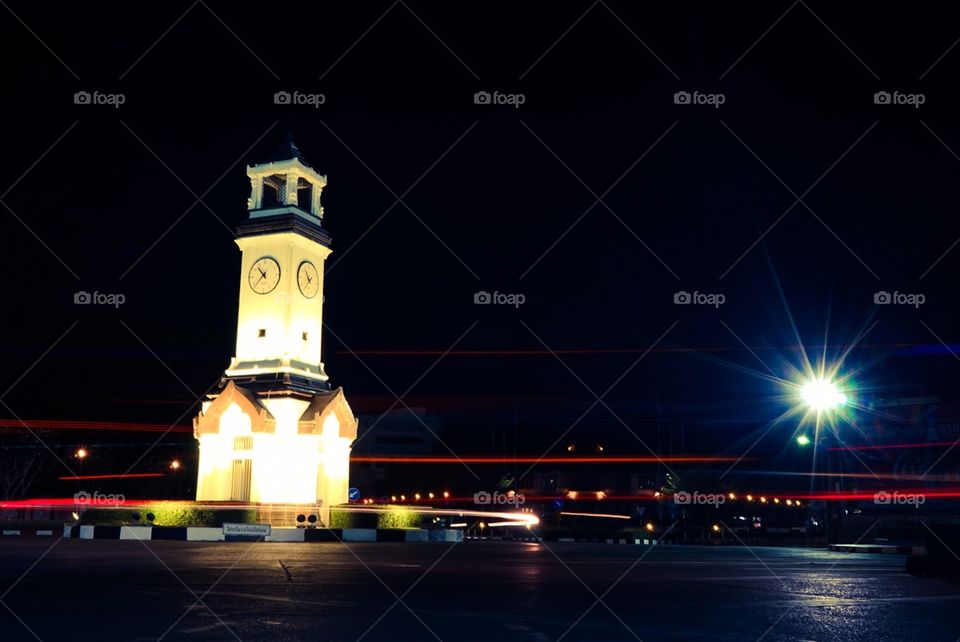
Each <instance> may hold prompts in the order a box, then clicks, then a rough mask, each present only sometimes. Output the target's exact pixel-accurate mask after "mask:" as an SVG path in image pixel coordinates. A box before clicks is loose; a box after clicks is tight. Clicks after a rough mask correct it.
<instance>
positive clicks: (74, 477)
mask: <svg viewBox="0 0 960 642" xmlns="http://www.w3.org/2000/svg"><path fill="white" fill-rule="evenodd" d="M134 477H163V473H127V474H126V475H124V474H116V475H69V476H67V477H57V479H58V480H60V481H81V480H84V479H124V478H127V479H129V478H134Z"/></svg>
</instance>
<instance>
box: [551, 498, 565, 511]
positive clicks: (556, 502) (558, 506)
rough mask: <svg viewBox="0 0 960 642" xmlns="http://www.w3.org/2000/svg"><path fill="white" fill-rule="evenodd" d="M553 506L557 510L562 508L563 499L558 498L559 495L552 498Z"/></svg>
mask: <svg viewBox="0 0 960 642" xmlns="http://www.w3.org/2000/svg"><path fill="white" fill-rule="evenodd" d="M553 507H554V508H556V509H557V510H560V509H561V508H563V500H562V499H560V498H559V497H558V498H557V499H554V500H553Z"/></svg>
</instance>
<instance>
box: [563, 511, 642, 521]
mask: <svg viewBox="0 0 960 642" xmlns="http://www.w3.org/2000/svg"><path fill="white" fill-rule="evenodd" d="M560 514H561V515H569V516H571V517H606V518H609V519H630V516H629V515H614V514H612V513H566V512H563V511H561V512H560Z"/></svg>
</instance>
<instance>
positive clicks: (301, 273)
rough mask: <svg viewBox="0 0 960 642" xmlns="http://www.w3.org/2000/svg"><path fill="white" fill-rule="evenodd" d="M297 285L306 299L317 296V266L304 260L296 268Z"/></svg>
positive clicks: (318, 283) (318, 278) (318, 276)
mask: <svg viewBox="0 0 960 642" xmlns="http://www.w3.org/2000/svg"><path fill="white" fill-rule="evenodd" d="M297 285H298V286H299V287H300V292H302V293H303V296H305V297H307V298H308V299H312V298H313V297H315V296H317V292H319V291H320V275H319V274H317V268H316V266H314V264H313V263H311V262H310V261H304V262H303V263H301V264H300V269H299V270H297Z"/></svg>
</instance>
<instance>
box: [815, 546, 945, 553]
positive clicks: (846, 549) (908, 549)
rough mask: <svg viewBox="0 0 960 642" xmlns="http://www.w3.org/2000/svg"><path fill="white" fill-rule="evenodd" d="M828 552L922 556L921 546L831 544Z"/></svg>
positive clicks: (924, 549)
mask: <svg viewBox="0 0 960 642" xmlns="http://www.w3.org/2000/svg"><path fill="white" fill-rule="evenodd" d="M830 550H831V551H835V552H837V553H874V554H888V555H890V554H892V555H923V554H925V553H926V552H927V549H926V548H924V547H923V546H878V545H876V544H831V545H830Z"/></svg>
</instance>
